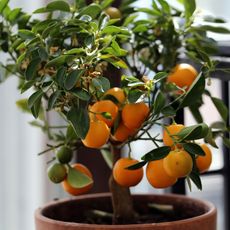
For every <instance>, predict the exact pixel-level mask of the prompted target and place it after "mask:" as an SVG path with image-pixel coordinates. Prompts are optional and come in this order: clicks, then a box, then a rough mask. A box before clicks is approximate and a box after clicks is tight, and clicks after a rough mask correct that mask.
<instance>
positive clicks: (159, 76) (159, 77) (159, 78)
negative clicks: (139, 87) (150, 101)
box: [154, 72, 168, 83]
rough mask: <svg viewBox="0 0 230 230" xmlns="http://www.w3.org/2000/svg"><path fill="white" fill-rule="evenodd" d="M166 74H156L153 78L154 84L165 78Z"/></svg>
mask: <svg viewBox="0 0 230 230" xmlns="http://www.w3.org/2000/svg"><path fill="white" fill-rule="evenodd" d="M167 76H168V73H166V72H158V73H157V74H156V75H155V76H154V83H157V82H159V81H161V80H163V79H165V78H167Z"/></svg>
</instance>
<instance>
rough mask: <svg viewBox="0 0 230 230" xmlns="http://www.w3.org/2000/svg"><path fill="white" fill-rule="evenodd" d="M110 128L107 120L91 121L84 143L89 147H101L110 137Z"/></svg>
mask: <svg viewBox="0 0 230 230" xmlns="http://www.w3.org/2000/svg"><path fill="white" fill-rule="evenodd" d="M109 135H110V129H109V128H108V126H107V125H106V124H105V122H103V121H100V120H97V121H90V127H89V130H88V133H87V135H86V137H85V139H83V140H82V142H83V144H84V145H85V146H86V147H89V148H100V147H101V146H103V145H104V144H105V143H106V142H107V140H108V139H109Z"/></svg>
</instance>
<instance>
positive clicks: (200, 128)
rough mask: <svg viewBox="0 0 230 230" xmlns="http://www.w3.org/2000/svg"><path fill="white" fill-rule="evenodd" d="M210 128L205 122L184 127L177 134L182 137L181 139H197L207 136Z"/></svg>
mask: <svg viewBox="0 0 230 230" xmlns="http://www.w3.org/2000/svg"><path fill="white" fill-rule="evenodd" d="M208 130H209V128H208V126H207V125H206V124H205V123H201V124H198V125H192V126H187V127H185V128H183V129H182V130H181V131H180V132H179V133H178V134H177V136H178V137H179V138H180V141H185V140H187V141H188V140H197V139H201V138H204V137H206V136H207V134H208Z"/></svg>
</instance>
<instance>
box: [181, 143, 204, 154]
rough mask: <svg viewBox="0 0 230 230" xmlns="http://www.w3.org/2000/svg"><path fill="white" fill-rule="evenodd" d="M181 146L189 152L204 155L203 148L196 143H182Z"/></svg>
mask: <svg viewBox="0 0 230 230" xmlns="http://www.w3.org/2000/svg"><path fill="white" fill-rule="evenodd" d="M183 148H184V150H185V151H187V152H189V153H190V154H193V155H200V156H205V152H204V150H203V149H202V148H201V147H200V145H198V144H195V143H184V144H183Z"/></svg>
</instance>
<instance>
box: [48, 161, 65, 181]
mask: <svg viewBox="0 0 230 230" xmlns="http://www.w3.org/2000/svg"><path fill="white" fill-rule="evenodd" d="M47 173H48V177H49V179H50V180H51V181H52V182H53V183H55V184H57V183H61V182H62V181H63V180H64V179H65V178H66V176H67V171H66V167H65V166H64V165H63V164H59V163H55V164H53V165H51V166H50V167H49V168H48V170H47Z"/></svg>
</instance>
